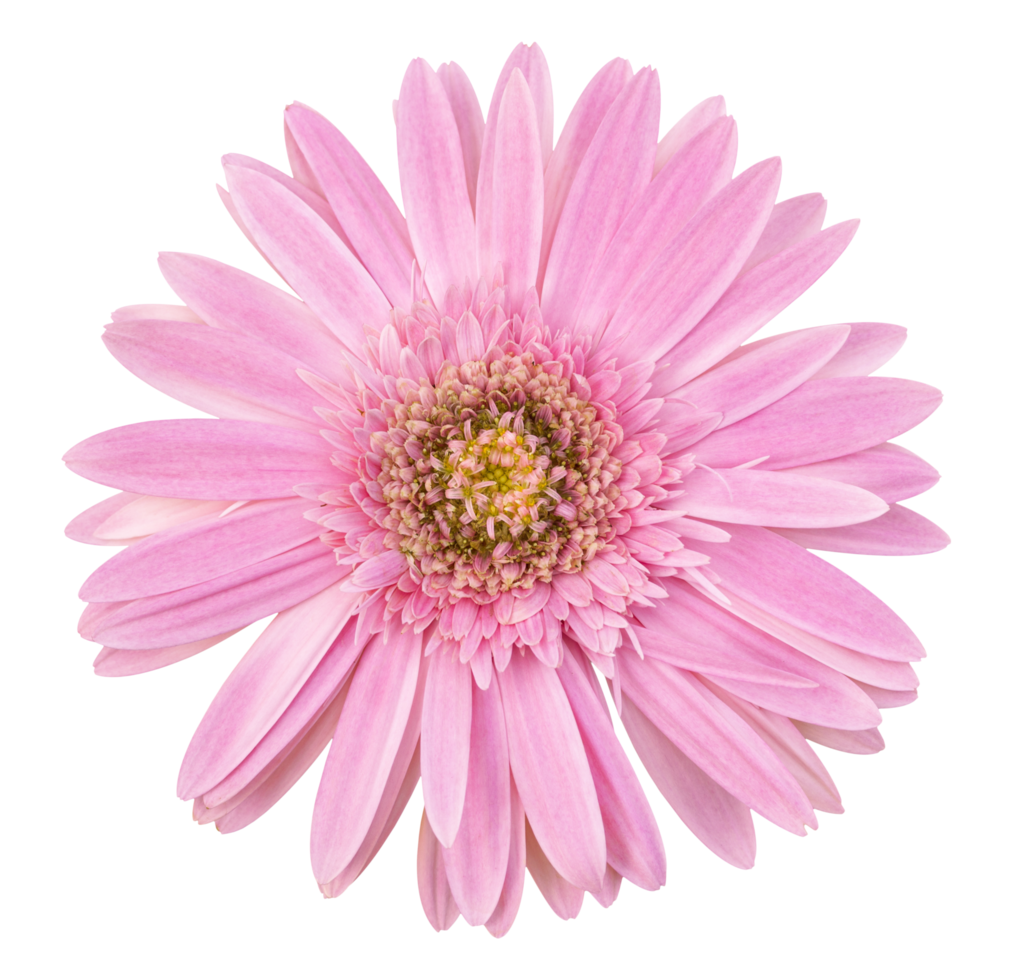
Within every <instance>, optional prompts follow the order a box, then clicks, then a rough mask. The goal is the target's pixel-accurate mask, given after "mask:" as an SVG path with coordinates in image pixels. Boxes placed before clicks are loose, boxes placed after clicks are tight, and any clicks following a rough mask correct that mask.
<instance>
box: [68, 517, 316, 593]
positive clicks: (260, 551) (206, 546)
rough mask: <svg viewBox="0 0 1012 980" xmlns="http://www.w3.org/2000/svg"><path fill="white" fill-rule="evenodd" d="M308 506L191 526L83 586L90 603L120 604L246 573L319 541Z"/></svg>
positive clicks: (130, 553)
mask: <svg viewBox="0 0 1012 980" xmlns="http://www.w3.org/2000/svg"><path fill="white" fill-rule="evenodd" d="M305 509H306V505H305V501H303V500H301V499H300V498H295V499H294V500H293V499H292V498H290V497H288V498H284V499H282V500H269V501H268V500H264V501H255V502H254V503H251V504H246V505H245V506H243V507H240V508H238V509H237V510H234V511H232V512H231V513H229V514H227V515H226V516H225V517H217V516H216V515H211V516H208V517H204V518H200V519H198V520H195V521H189V522H188V523H186V524H183V525H182V526H180V527H175V528H170V529H168V530H166V531H159V532H158V533H157V534H154V535H152V536H151V537H149V538H145V539H144V540H143V541H140V542H138V543H137V544H135V545H132V546H131V547H129V548H127V549H126V550H124V551H121V552H120V553H119V554H118V555H115V556H114V557H113V558H110V559H109V561H107V562H106V563H105V564H104V565H101V566H100V567H99V568H98V570H97V571H95V572H94V573H92V575H91V576H89V578H88V579H87V580H86V581H85V583H84V585H83V586H81V592H80V595H81V598H82V599H84V600H85V601H86V602H115V601H119V600H122V599H139V598H141V597H143V596H149V595H156V594H158V593H161V592H173V591H175V590H177V589H185V588H187V587H189V586H191V585H197V584H199V583H201V582H207V581H210V580H211V579H213V578H218V577H219V576H221V575H227V574H228V573H229V572H233V571H237V570H239V569H242V568H246V567H247V566H248V565H253V564H255V563H256V562H259V561H264V560H265V559H267V558H271V557H273V556H274V555H279V554H281V553H282V552H285V551H288V550H289V549H290V548H294V547H296V546H298V545H300V544H305V543H306V542H307V541H312V540H313V539H314V538H317V537H319V530H320V529H319V527H317V526H314V525H313V524H312V523H311V522H309V521H307V520H306V519H305V518H304V517H303V516H302V514H303V511H304V510H305Z"/></svg>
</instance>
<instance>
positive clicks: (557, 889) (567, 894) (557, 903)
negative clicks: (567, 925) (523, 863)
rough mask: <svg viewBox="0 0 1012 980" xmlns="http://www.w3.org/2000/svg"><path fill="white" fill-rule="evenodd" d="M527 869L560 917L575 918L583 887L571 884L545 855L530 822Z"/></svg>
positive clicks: (581, 898)
mask: <svg viewBox="0 0 1012 980" xmlns="http://www.w3.org/2000/svg"><path fill="white" fill-rule="evenodd" d="M526 845H527V870H528V871H530V873H531V877H532V878H533V879H534V884H535V885H537V886H538V890H539V891H540V892H541V894H542V895H544V897H545V901H546V902H548V904H549V906H550V907H551V909H552V911H553V912H554V913H555V914H556V915H557V916H558V917H559V918H560V919H575V918H576V917H577V916H578V915H579V914H580V906H582V905H583V889H582V888H579V887H577V886H576V885H572V884H570V883H569V882H568V881H566V879H565V878H563V877H562V875H561V874H559V872H558V871H556V870H555V868H554V867H553V865H552V862H551V861H549V860H548V858H547V857H546V856H545V852H544V851H543V850H542V848H541V845H540V844H539V843H538V839H537V838H536V837H535V836H534V831H533V830H532V829H531V825H530V822H528V824H527V840H526Z"/></svg>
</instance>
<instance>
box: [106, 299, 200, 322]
mask: <svg viewBox="0 0 1012 980" xmlns="http://www.w3.org/2000/svg"><path fill="white" fill-rule="evenodd" d="M109 319H110V320H112V322H113V323H122V322H123V321H125V320H173V321H177V322H179V323H204V322H205V321H204V320H203V319H201V317H199V316H198V315H197V314H196V313H194V312H193V310H191V309H190V308H189V307H188V306H177V305H175V304H172V303H136V304H134V305H133V306H121V307H120V308H119V309H118V310H113V311H112V315H111V316H110V317H109Z"/></svg>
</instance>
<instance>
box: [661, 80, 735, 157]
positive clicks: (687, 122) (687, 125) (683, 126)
mask: <svg viewBox="0 0 1012 980" xmlns="http://www.w3.org/2000/svg"><path fill="white" fill-rule="evenodd" d="M726 112H727V106H726V105H725V103H724V96H722V95H713V96H711V97H710V98H708V99H704V100H703V101H702V102H700V103H699V105H697V106H694V107H693V108H691V109H690V110H689V111H688V112H687V113H686V114H685V115H684V116H682V118H681V119H679V120H678V122H676V123H675V124H674V126H672V127H671V129H669V130H668V131H667V132H666V133H665V134H664V136H663V137H662V138H661V140H660V141H659V142H658V144H657V160H656V162H655V163H654V174H655V175H656V174H658V173H660V171H661V170H662V169H663V168H664V167H666V166H667V164H668V161H669V160H670V159H671V158H672V157H673V156H674V155H675V154H676V153H677V152H678V151H679V150H680V149H681V148H682V147H683V146H685V145H686V144H687V143H689V142H690V141H691V140H693V139H695V137H696V136H698V135H699V134H700V133H701V132H703V130H704V129H706V128H707V127H709V126H711V125H713V123H715V122H716V121H717V120H718V119H721V118H722V117H723V116H724V114H725V113H726Z"/></svg>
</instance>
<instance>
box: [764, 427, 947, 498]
mask: <svg viewBox="0 0 1012 980" xmlns="http://www.w3.org/2000/svg"><path fill="white" fill-rule="evenodd" d="M780 472H781V473H801V474H805V475H807V476H817V477H820V478H821V479H824V480H837V481H839V482H840V483H850V484H852V485H853V486H855V487H863V488H864V489H865V490H870V491H871V492H872V493H873V494H875V496H876V497H881V498H882V499H883V500H884V501H885V502H886V503H889V504H892V503H895V502H896V501H898V500H906V499H907V498H908V497H916V496H917V494H919V493H924V491H925V490H930V489H931V488H932V487H933V486H934V485H935V484H936V483H937V482H938V479H939V475H938V470H936V469H935V468H934V467H933V466H931V465H929V464H928V463H926V462H924V460H923V459H921V458H920V456H917V455H915V454H914V453H912V452H910V450H909V449H904V448H903V447H902V446H897V445H894V444H893V443H891V442H885V443H882V445H881V446H873V447H872V448H871V449H862V450H861V451H860V452H856V453H850V454H849V455H847V456H837V457H836V458H835V459H826V460H822V461H821V462H818V463H808V464H806V465H805V466H794V467H790V468H787V469H783V470H780Z"/></svg>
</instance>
